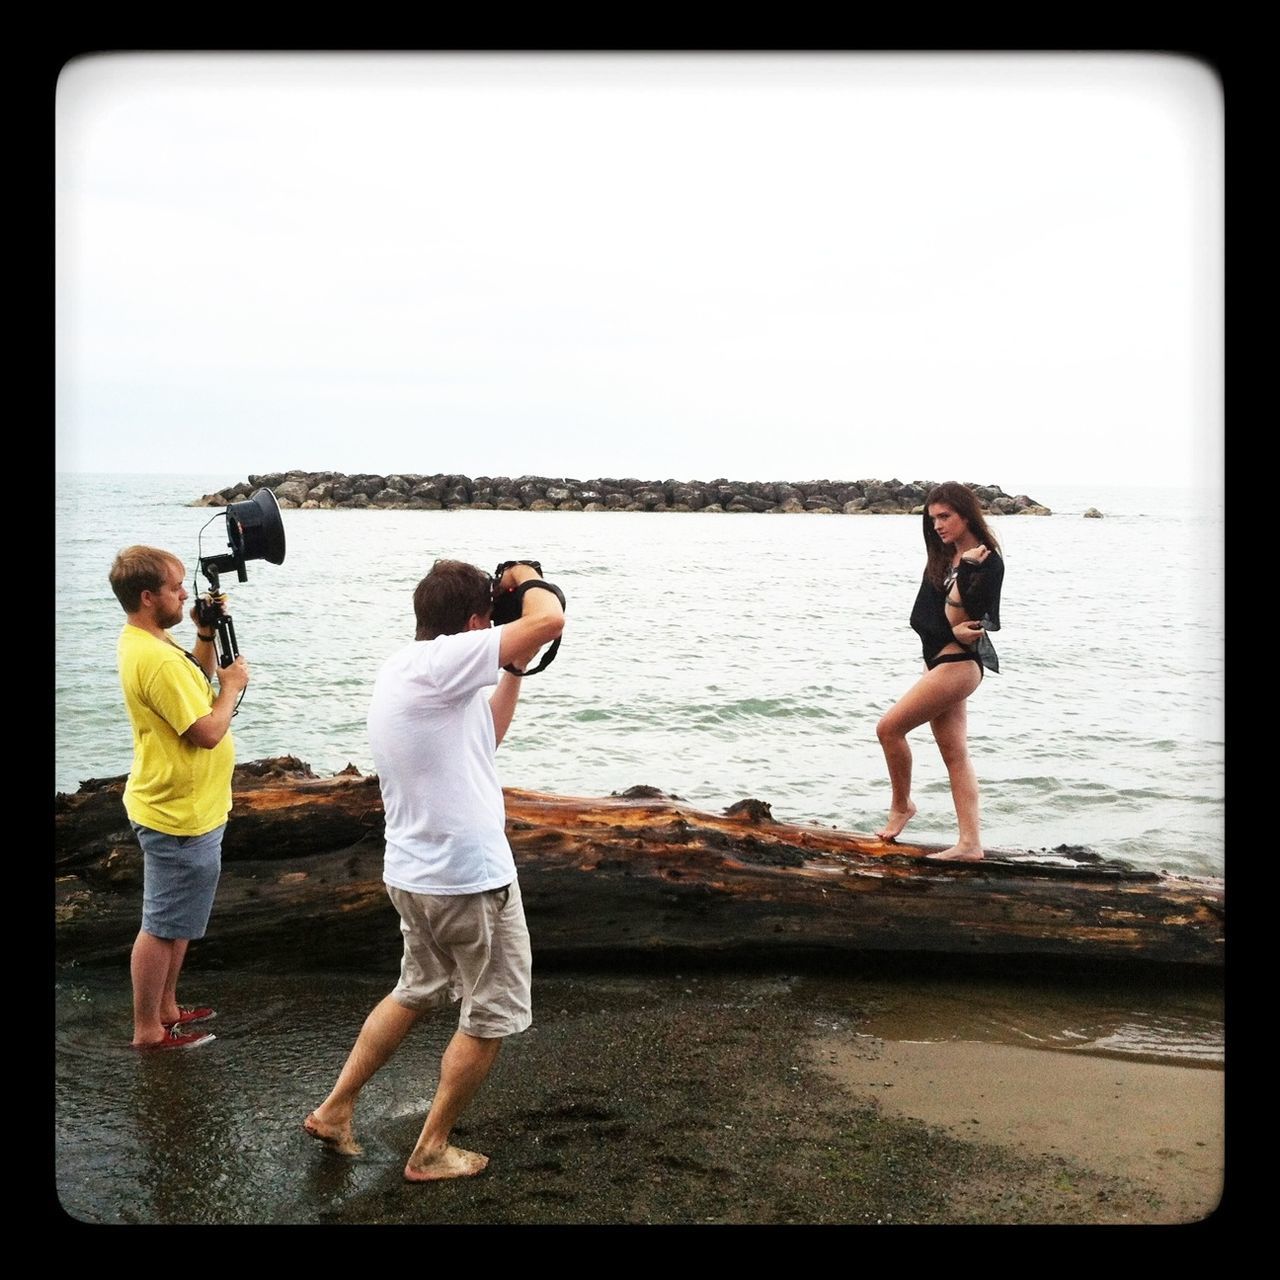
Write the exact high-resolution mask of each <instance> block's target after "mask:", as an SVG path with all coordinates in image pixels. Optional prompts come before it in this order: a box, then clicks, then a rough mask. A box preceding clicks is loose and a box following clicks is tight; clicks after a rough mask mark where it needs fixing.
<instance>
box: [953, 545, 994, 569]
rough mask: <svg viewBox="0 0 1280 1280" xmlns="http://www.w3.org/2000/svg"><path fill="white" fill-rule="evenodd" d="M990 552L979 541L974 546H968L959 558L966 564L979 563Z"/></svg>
mask: <svg viewBox="0 0 1280 1280" xmlns="http://www.w3.org/2000/svg"><path fill="white" fill-rule="evenodd" d="M990 554H991V552H990V551H989V550H988V549H987V548H986V546H985V545H983V544H982V543H981V542H980V543H978V545H977V546H976V547H970V548H969V550H968V551H966V552H965V553H964V554H963V555H962V556H961V557H960V559H961V560H963V561H964V562H965V563H966V564H981V563H982V562H983V561H984V560H985V559H986V558H987V557H988V556H989V555H990Z"/></svg>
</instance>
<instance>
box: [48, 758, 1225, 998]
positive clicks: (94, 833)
mask: <svg viewBox="0 0 1280 1280" xmlns="http://www.w3.org/2000/svg"><path fill="white" fill-rule="evenodd" d="M233 785H234V796H235V808H234V812H233V815H232V818H231V822H230V825H229V826H228V828H227V837H226V840H225V843H224V848H223V877H222V882H221V884H220V886H219V890H218V900H217V903H216V905H215V908H214V920H213V923H212V925H211V927H210V932H209V934H208V936H207V937H206V938H205V939H204V941H202V942H201V943H200V944H199V946H198V947H197V948H193V951H192V963H197V964H204V965H254V964H259V963H261V964H271V965H275V966H279V967H288V968H295V969H296V968H310V969H332V968H365V967H368V966H371V965H377V966H382V967H384V968H385V966H387V965H388V964H394V963H395V961H396V958H397V957H398V955H399V933H398V929H397V927H396V925H397V922H396V917H395V913H394V911H393V909H392V907H391V905H390V903H389V901H388V900H387V897H386V894H385V891H384V889H383V886H382V832H383V816H382V801H381V796H380V794H379V791H378V785H377V779H376V777H373V776H366V775H361V774H360V773H359V772H358V771H357V770H356V769H354V767H351V766H349V767H348V768H347V769H346V770H344V771H343V772H342V773H340V774H337V775H335V776H333V777H326V778H319V777H316V776H315V775H313V774H312V773H311V771H310V769H309V768H308V767H307V766H306V765H305V764H303V763H302V762H300V761H298V760H296V759H294V758H293V757H288V756H286V757H281V758H278V759H274V760H264V761H257V762H254V763H252V764H247V765H242V766H240V767H238V768H237V770H236V775H235V780H234V784H233ZM123 787H124V778H123V777H120V778H111V779H104V780H98V781H90V782H86V783H84V784H82V786H81V788H80V790H79V791H78V792H76V793H75V794H74V795H69V796H68V795H59V796H58V797H56V799H55V804H54V808H55V817H54V831H55V867H56V870H55V901H56V916H57V951H58V957H59V959H60V960H61V961H63V962H77V963H107V962H109V963H115V962H118V961H120V960H121V959H122V958H123V957H124V956H126V955H127V953H128V949H129V947H130V945H131V943H132V940H133V936H134V934H135V932H136V930H137V921H138V913H139V901H140V893H139V890H140V886H141V855H140V853H139V852H138V848H137V845H136V842H135V841H134V839H133V836H132V834H131V833H130V831H129V827H128V823H127V821H126V819H125V815H124V809H123V807H122V804H121V793H122V791H123ZM506 804H507V832H508V835H509V837H510V840H511V844H512V847H513V849H514V850H515V856H516V862H517V865H518V866H519V868H520V883H521V887H522V891H523V894H524V900H525V909H526V913H527V916H528V919H529V927H530V931H531V933H532V935H533V939H534V946H535V950H536V953H537V956H538V961H539V963H540V964H550V963H573V964H591V965H610V964H619V963H624V962H625V963H633V962H636V961H644V962H649V963H665V962H671V963H679V964H688V963H692V962H696V961H697V960H698V959H706V960H722V961H725V962H731V963H772V962H780V961H782V960H784V959H787V960H796V961H799V960H803V959H808V960H811V961H812V960H817V961H819V962H821V963H823V964H837V963H842V962H847V961H850V960H866V959H867V958H869V957H871V956H875V955H880V956H885V957H893V960H894V963H895V964H897V963H906V962H909V961H911V960H916V961H922V960H926V959H928V958H929V957H935V958H943V957H945V958H947V959H948V961H950V960H951V959H954V960H957V961H961V960H973V959H977V960H980V961H982V962H985V963H987V964H997V965H1000V966H1001V967H1006V966H1007V963H1008V962H1010V961H1015V960H1016V961H1017V963H1018V964H1019V965H1020V966H1021V965H1025V964H1028V963H1032V962H1034V963H1036V964H1037V965H1038V966H1039V967H1042V968H1043V967H1048V968H1062V967H1068V968H1080V969H1088V968H1098V967H1102V968H1104V969H1109V968H1114V967H1115V966H1117V965H1122V966H1127V967H1133V968H1136V967H1144V968H1149V967H1152V966H1154V967H1156V968H1157V969H1159V970H1161V971H1163V972H1180V973H1186V974H1190V973H1191V972H1193V971H1202V972H1204V973H1206V974H1210V975H1212V973H1213V972H1214V971H1215V970H1218V969H1220V968H1221V966H1222V962H1223V925H1224V901H1223V886H1222V882H1221V881H1220V880H1216V879H1202V878H1191V877H1180V876H1169V875H1164V874H1160V873H1155V872H1144V871H1138V870H1135V869H1133V868H1132V867H1129V866H1127V865H1125V864H1123V863H1120V862H1115V861H1107V860H1104V859H1102V858H1100V857H1098V855H1096V854H1093V853H1091V852H1090V851H1088V850H1084V849H1076V848H1067V847H1065V846H1062V847H1060V848H1058V849H1056V850H1053V851H1040V852H1038V853H1036V852H1030V851H1013V850H988V851H987V859H986V860H985V861H983V862H981V863H974V864H961V863H937V862H930V861H927V860H926V855H927V854H928V853H930V852H932V851H935V850H936V849H938V848H940V847H941V846H932V845H917V844H907V843H892V844H890V843H885V842H883V841H881V840H878V839H876V838H875V837H874V836H868V835H858V834H855V833H851V832H848V831H840V830H836V829H834V828H826V827H821V826H816V825H794V824H789V823H783V822H776V821H774V820H773V818H772V816H771V814H770V811H769V806H768V805H767V804H764V803H762V802H761V801H758V800H746V801H742V802H741V803H739V804H737V805H734V806H732V807H731V808H730V809H728V810H726V812H725V813H723V814H719V815H716V814H711V813H706V812H701V811H699V810H696V809H693V808H691V807H690V806H688V805H685V804H683V803H681V802H680V801H679V800H678V799H677V798H676V797H672V796H666V795H663V794H662V793H660V792H657V791H654V790H653V789H651V788H645V787H635V788H632V789H631V791H629V792H626V793H624V794H623V795H615V796H611V797H608V798H606V799H580V798H573V797H567V796H554V795H544V794H540V793H538V792H532V791H521V790H517V789H515V788H508V789H507V791H506ZM1171 966H1177V969H1176V970H1175V969H1171V968H1170V967H1171Z"/></svg>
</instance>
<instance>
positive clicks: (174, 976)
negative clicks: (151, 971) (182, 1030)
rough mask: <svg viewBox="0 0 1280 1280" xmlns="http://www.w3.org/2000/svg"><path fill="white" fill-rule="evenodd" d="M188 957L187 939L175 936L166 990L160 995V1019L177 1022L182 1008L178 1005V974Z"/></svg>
mask: <svg viewBox="0 0 1280 1280" xmlns="http://www.w3.org/2000/svg"><path fill="white" fill-rule="evenodd" d="M186 958H187V939H186V938H174V940H173V943H172V949H171V950H170V952H169V972H168V973H167V974H166V975H165V980H164V991H163V993H162V994H161V996H160V1021H161V1022H162V1023H164V1022H169V1023H173V1022H177V1020H178V1015H179V1014H180V1013H181V1012H182V1010H181V1009H180V1008H179V1007H178V975H179V974H181V972H182V964H183V961H184V960H186Z"/></svg>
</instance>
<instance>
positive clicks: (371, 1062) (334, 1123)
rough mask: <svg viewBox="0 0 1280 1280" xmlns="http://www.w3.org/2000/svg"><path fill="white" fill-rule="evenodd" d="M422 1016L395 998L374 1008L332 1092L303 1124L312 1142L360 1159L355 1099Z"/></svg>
mask: <svg viewBox="0 0 1280 1280" xmlns="http://www.w3.org/2000/svg"><path fill="white" fill-rule="evenodd" d="M421 1015H422V1010H421V1009H410V1008H408V1007H407V1006H406V1005H403V1004H401V1003H400V1002H399V1001H398V1000H397V999H395V997H394V996H385V997H383V999H382V1000H381V1001H380V1002H379V1003H378V1004H376V1005H375V1006H374V1009H373V1012H372V1013H370V1014H369V1016H368V1017H367V1018H366V1019H365V1020H364V1026H363V1027H361V1028H360V1034H359V1035H358V1036H357V1037H356V1042H355V1044H354V1045H353V1046H352V1047H351V1052H350V1053H349V1054H348V1055H347V1061H346V1064H345V1065H344V1066H343V1068H342V1071H341V1073H340V1074H339V1076H338V1082H337V1084H335V1085H334V1086H333V1091H332V1092H331V1093H330V1094H329V1096H328V1097H327V1098H326V1099H325V1100H324V1101H323V1102H322V1103H321V1104H320V1105H319V1106H318V1107H317V1108H316V1109H315V1110H314V1111H313V1112H312V1113H311V1114H310V1115H309V1116H308V1117H307V1118H306V1119H305V1120H304V1121H303V1122H302V1127H303V1128H304V1129H305V1130H306V1131H307V1132H308V1133H309V1134H310V1135H311V1136H312V1137H313V1138H318V1139H319V1140H320V1141H321V1142H323V1143H324V1144H325V1146H327V1147H328V1148H329V1149H330V1150H332V1151H336V1152H337V1153H338V1154H339V1155H343V1156H358V1155H360V1154H361V1153H362V1152H363V1148H362V1147H361V1146H360V1144H359V1143H358V1142H357V1141H356V1140H355V1135H354V1133H353V1132H352V1128H351V1118H352V1116H353V1115H354V1113H355V1108H356V1098H357V1097H359V1095H360V1090H361V1089H363V1088H364V1086H365V1085H366V1084H368V1083H369V1080H370V1079H371V1078H372V1077H373V1074H374V1073H375V1072H376V1071H377V1070H378V1069H379V1068H380V1067H381V1066H383V1065H384V1064H385V1063H386V1061H387V1059H389V1058H390V1057H391V1055H392V1054H393V1053H395V1051H396V1050H397V1049H398V1048H399V1047H400V1042H401V1041H402V1040H403V1039H404V1038H405V1036H406V1035H408V1033H409V1028H410V1027H412V1026H413V1024H414V1023H415V1022H417V1020H418V1019H419V1017H421Z"/></svg>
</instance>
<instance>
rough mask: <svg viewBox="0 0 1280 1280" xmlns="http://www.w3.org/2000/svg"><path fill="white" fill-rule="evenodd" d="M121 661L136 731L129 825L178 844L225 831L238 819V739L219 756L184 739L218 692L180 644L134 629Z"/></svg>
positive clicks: (119, 651) (121, 647)
mask: <svg viewBox="0 0 1280 1280" xmlns="http://www.w3.org/2000/svg"><path fill="white" fill-rule="evenodd" d="M116 655H117V658H118V660H119V664H120V684H121V686H122V687H123V689H124V701H125V706H126V707H127V708H128V710H129V720H130V722H131V723H132V725H133V768H132V769H131V770H130V771H129V781H128V782H127V783H126V784H125V788H124V807H125V810H126V812H127V813H128V815H129V817H130V818H132V819H133V821H134V822H138V823H141V824H142V825H143V826H144V827H151V828H152V829H153V830H156V831H163V832H165V833H166V834H168V835H171V836H202V835H204V834H205V832H207V831H212V830H214V829H215V828H216V827H220V826H221V825H222V824H223V823H224V822H225V821H226V820H227V814H228V813H230V812H231V771H232V769H233V768H234V767H235V747H234V745H233V744H232V741H231V733H230V731H228V732H227V733H226V734H225V735H224V736H223V739H222V741H221V742H219V743H218V745H217V746H216V747H214V748H213V749H212V750H209V749H207V748H205V747H197V746H195V745H194V744H193V743H190V742H188V741H187V740H186V739H185V738H184V737H183V736H182V735H183V734H184V733H185V732H186V731H187V730H188V729H189V728H191V726H192V725H193V724H195V722H196V721H197V720H199V719H201V718H202V717H204V716H207V715H208V714H209V712H210V711H212V710H213V703H214V690H213V686H212V685H211V684H210V683H209V681H208V679H207V678H206V677H205V674H204V672H203V671H201V670H200V668H199V667H198V666H197V665H196V664H195V663H194V662H193V661H192V660H191V659H190V658H189V657H187V655H186V654H185V653H184V652H183V651H182V650H181V649H179V648H178V646H177V645H176V644H174V643H172V642H171V641H169V640H167V639H166V640H161V639H160V638H159V637H157V636H153V635H152V634H151V633H150V632H148V631H143V630H142V629H141V628H140V627H135V626H132V625H130V624H128V623H126V624H125V628H124V630H123V631H122V632H121V633H120V641H119V644H118V645H117V646H116Z"/></svg>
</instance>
